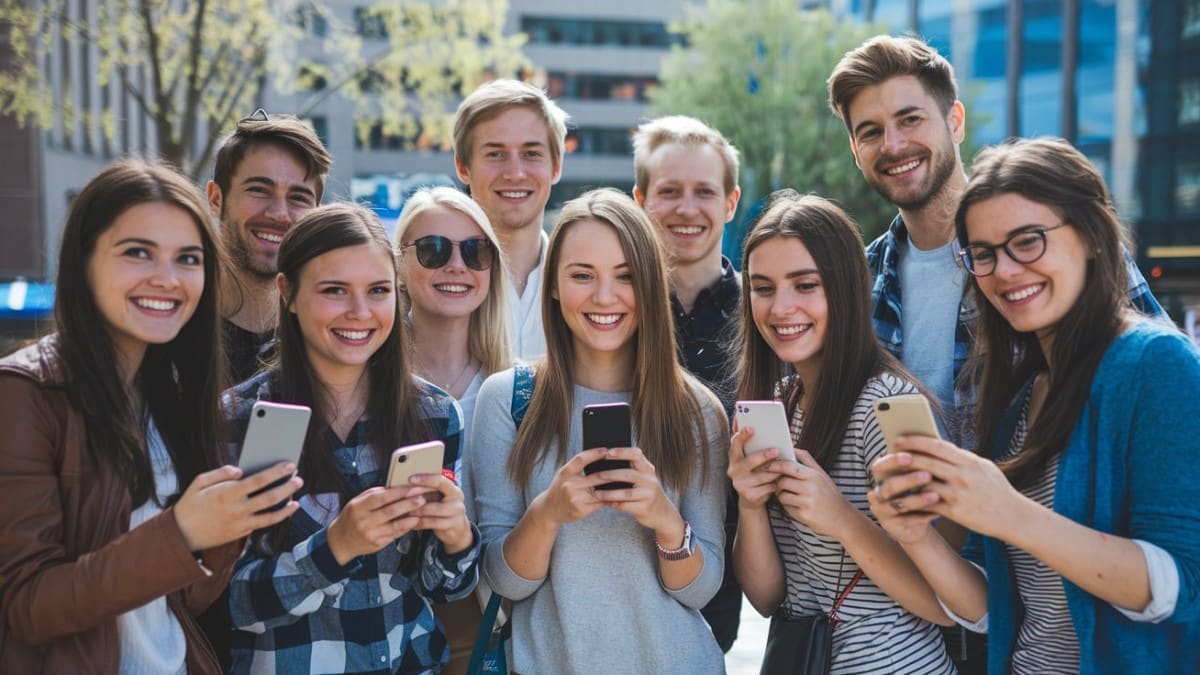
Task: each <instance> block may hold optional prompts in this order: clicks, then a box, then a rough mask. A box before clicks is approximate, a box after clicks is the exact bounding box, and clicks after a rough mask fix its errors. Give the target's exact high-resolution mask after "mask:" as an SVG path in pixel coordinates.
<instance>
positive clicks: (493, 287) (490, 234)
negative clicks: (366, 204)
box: [396, 186, 513, 375]
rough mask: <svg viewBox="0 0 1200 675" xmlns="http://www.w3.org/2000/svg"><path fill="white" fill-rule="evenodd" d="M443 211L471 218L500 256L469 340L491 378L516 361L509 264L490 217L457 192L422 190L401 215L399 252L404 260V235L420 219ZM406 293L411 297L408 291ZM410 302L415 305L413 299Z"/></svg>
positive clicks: (407, 204) (413, 196)
mask: <svg viewBox="0 0 1200 675" xmlns="http://www.w3.org/2000/svg"><path fill="white" fill-rule="evenodd" d="M439 207H440V208H443V209H451V210H454V211H458V212H459V213H462V214H463V215H465V216H466V217H468V218H470V219H471V220H472V221H473V222H474V223H475V224H476V225H478V226H479V229H480V230H482V231H483V236H484V237H486V238H487V240H488V241H489V242H491V244H492V249H493V250H494V251H495V252H496V260H495V262H494V263H492V267H491V269H490V270H489V277H488V278H489V283H490V288H488V294H487V297H485V298H484V299H483V304H481V305H479V307H477V308H476V309H475V311H474V312H471V321H470V327H469V329H468V338H467V350H468V351H469V352H470V353H471V356H473V357H475V358H476V359H478V360H479V362H480V363H481V364H483V371H484V373H485V374H487V375H491V374H492V373H495V372H498V371H501V370H504V369H505V368H508V367H510V366H511V365H512V360H513V358H512V347H511V345H510V343H509V337H508V322H509V317H508V294H507V293H505V289H506V288H507V287H508V262H507V261H506V260H505V258H504V252H503V250H502V249H501V248H500V240H499V239H497V237H496V231H495V230H494V229H493V228H492V223H491V222H490V221H489V220H488V218H487V214H485V213H484V212H483V209H482V208H480V207H479V204H477V203H475V200H473V199H471V198H470V197H468V196H467V195H465V194H463V193H462V192H459V191H458V190H455V189H454V188H450V187H444V186H442V187H434V188H421V189H420V190H417V191H416V192H415V193H413V195H412V196H411V197H409V198H408V201H406V202H405V203H404V212H403V213H402V214H401V215H400V221H399V222H397V223H396V248H397V250H398V252H399V254H400V256H401V257H403V256H404V250H403V249H401V248H400V247H401V246H402V245H403V244H404V243H406V242H405V241H404V235H405V233H407V232H408V228H409V226H411V225H412V223H413V221H415V220H416V219H417V216H419V215H421V214H422V213H425V212H427V211H429V210H431V209H436V208H439ZM404 293H405V296H406V297H407V296H408V292H407V290H405V291H404ZM408 300H409V302H410V303H411V302H412V298H411V297H409V298H408Z"/></svg>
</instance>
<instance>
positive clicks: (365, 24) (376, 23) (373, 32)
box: [354, 7, 388, 39]
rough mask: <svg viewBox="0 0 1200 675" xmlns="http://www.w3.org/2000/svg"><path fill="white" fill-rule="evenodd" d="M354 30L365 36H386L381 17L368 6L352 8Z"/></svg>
mask: <svg viewBox="0 0 1200 675" xmlns="http://www.w3.org/2000/svg"><path fill="white" fill-rule="evenodd" d="M354 32H356V33H358V34H359V35H361V36H362V37H365V38H374V39H383V38H386V37H387V36H388V31H387V24H385V23H384V22H383V17H382V16H380V15H379V14H377V13H376V12H374V11H372V10H371V8H370V7H355V8H354Z"/></svg>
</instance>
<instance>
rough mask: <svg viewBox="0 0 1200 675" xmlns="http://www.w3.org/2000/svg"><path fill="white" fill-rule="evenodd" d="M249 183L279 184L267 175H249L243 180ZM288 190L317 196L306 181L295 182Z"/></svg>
mask: <svg viewBox="0 0 1200 675" xmlns="http://www.w3.org/2000/svg"><path fill="white" fill-rule="evenodd" d="M249 184H262V185H266V186H268V187H276V186H278V185H279V183H277V182H275V180H274V179H271V178H268V177H266V176H247V177H246V178H245V179H243V180H242V185H249ZM288 192H303V193H304V194H306V195H310V196H312V197H314V198H315V197H316V196H317V193H316V191H315V190H313V189H312V188H310V187H309V186H307V185H305V184H304V183H293V184H291V185H288Z"/></svg>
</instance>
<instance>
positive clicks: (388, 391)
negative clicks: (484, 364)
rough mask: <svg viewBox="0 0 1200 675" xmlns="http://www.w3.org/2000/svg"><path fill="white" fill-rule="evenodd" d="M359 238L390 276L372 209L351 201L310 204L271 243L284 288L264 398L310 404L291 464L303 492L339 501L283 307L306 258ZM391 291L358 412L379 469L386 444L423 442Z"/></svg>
mask: <svg viewBox="0 0 1200 675" xmlns="http://www.w3.org/2000/svg"><path fill="white" fill-rule="evenodd" d="M364 244H365V245H369V246H372V247H374V248H376V249H378V250H379V251H380V252H381V253H383V254H384V255H386V256H387V258H388V260H390V261H391V262H392V272H393V275H394V274H395V273H396V272H397V271H398V269H397V265H396V256H395V253H394V252H393V251H392V245H391V242H390V241H389V240H388V236H387V232H386V231H385V230H384V229H383V225H382V224H380V222H379V219H378V218H376V217H375V214H374V213H372V212H370V211H369V210H367V209H365V208H363V207H361V206H357V205H355V204H347V203H335V204H328V205H326V206H322V207H319V208H316V209H313V210H312V211H310V212H308V213H307V214H305V216H304V217H303V218H301V219H300V221H299V222H297V223H296V225H295V226H294V227H292V229H290V230H288V233H287V234H286V235H285V236H284V238H283V243H282V244H280V246H279V273H280V274H282V275H283V276H284V279H285V280H286V281H287V284H286V286H287V291H286V292H284V293H280V296H279V317H280V319H279V332H278V356H277V361H276V363H275V364H274V365H273V369H274V371H275V373H276V377H277V380H276V383H277V386H276V388H275V389H274V391H273V392H272V396H273V397H274V398H275V399H276V400H278V401H281V402H287V403H300V404H304V405H307V406H310V407H311V408H312V416H311V417H310V419H309V425H308V434H307V435H306V436H305V440H304V451H303V452H302V453H301V455H300V464H299V467H298V470H299V472H300V475H302V476H304V480H305V485H304V488H303V490H304V491H305V492H307V493H309V494H317V493H323V492H337V493H338V494H339V495H340V496H341V499H342V503H345V501H347V500H348V499H350V498H351V497H353V496H354V495H353V494H350V493H349V488H348V486H346V485H345V484H344V483H343V481H342V480H341V477H340V474H339V473H338V470H337V467H336V466H335V464H334V461H333V455H332V454H331V453H330V452H329V451H328V448H327V447H326V444H325V441H324V438H325V433H326V431H327V430H328V428H329V424H330V411H329V410H327V409H326V398H325V396H323V395H322V394H323V392H324V385H323V384H322V383H321V381H320V380H319V379H318V377H317V374H316V371H314V370H313V367H312V363H311V362H310V361H309V359H308V352H307V351H306V349H305V347H304V344H305V342H304V334H303V333H302V332H301V330H300V320H299V317H297V316H296V314H294V313H292V312H291V311H289V310H288V305H289V304H290V299H291V298H292V297H295V294H296V292H297V290H298V289H299V288H300V275H301V272H302V271H303V270H304V266H305V265H307V264H308V263H309V261H311V260H312V259H314V258H316V257H317V256H320V255H323V254H325V253H329V252H330V251H336V250H338V249H341V248H347V247H351V246H361V245H364ZM393 278H395V277H394V276H393ZM393 296H394V298H395V301H394V303H395V308H394V310H395V312H396V315H395V316H396V320H395V321H394V322H393V323H392V332H391V333H390V334H389V335H388V337H387V339H386V340H384V342H383V344H382V345H380V347H379V349H378V350H377V351H376V352H375V353H374V354H372V355H371V358H370V360H369V361H368V363H367V366H366V373H367V378H368V381H367V387H368V388H367V408H366V416H367V419H368V420H370V423H369V424H368V425H367V443H368V444H369V445H370V447H371V451H372V452H373V453H374V455H375V460H376V465H377V466H379V467H386V466H387V465H388V461H389V459H390V457H391V451H392V450H393V449H395V448H397V447H400V446H402V445H408V444H411V443H418V442H421V441H427V440H429V438H430V431H431V430H430V429H429V425H428V424H426V422H425V420H424V419H423V418H422V416H421V415H420V410H419V405H420V395H419V393H418V391H417V385H416V381H415V380H414V379H413V376H412V366H411V364H410V363H409V353H408V325H407V323H406V322H405V321H403V320H402V319H401V317H400V294H399V293H396V292H393Z"/></svg>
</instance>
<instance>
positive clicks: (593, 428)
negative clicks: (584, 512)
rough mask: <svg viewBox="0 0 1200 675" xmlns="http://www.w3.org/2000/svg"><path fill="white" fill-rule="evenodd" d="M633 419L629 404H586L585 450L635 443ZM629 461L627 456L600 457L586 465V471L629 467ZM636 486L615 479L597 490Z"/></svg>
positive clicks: (584, 413) (626, 445)
mask: <svg viewBox="0 0 1200 675" xmlns="http://www.w3.org/2000/svg"><path fill="white" fill-rule="evenodd" d="M632 427H633V422H632V418H631V417H630V414H629V404H628V403H602V404H598V405H589V406H584V408H583V449H584V450H589V449H591V448H628V447H631V446H632V445H633V432H632V431H631V429H632ZM629 466H630V465H629V461H628V460H624V459H599V460H596V461H594V462H592V463H591V464H588V465H587V466H585V467H583V472H584V473H585V474H589V475H590V474H593V473H596V472H597V471H611V470H613V469H628V468H629ZM631 487H633V483H626V482H625V481H613V482H611V483H605V484H603V485H597V486H596V489H597V490H623V489H625V488H631Z"/></svg>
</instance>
